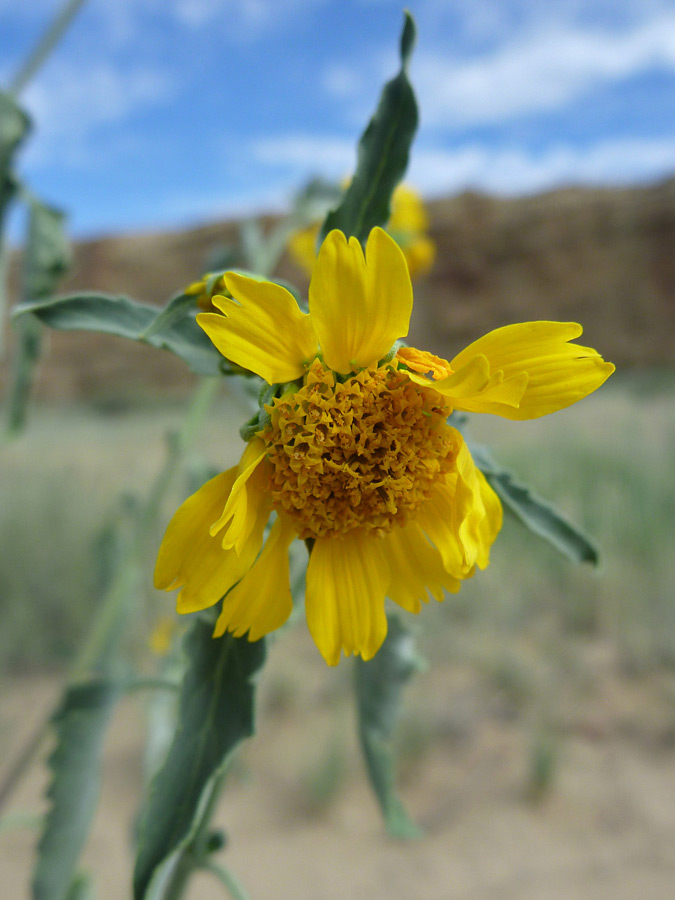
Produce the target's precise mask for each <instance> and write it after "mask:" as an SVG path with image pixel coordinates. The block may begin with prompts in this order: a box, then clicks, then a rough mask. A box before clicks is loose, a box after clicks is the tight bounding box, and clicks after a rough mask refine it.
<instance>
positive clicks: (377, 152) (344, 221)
mask: <svg viewBox="0 0 675 900" xmlns="http://www.w3.org/2000/svg"><path fill="white" fill-rule="evenodd" d="M414 43H415V23H414V20H413V18H412V16H411V15H410V13H409V12H406V13H405V21H404V25H403V33H402V35H401V69H400V71H399V73H398V75H397V76H396V77H395V78H393V79H392V80H391V81H389V82H387V84H386V85H385V86H384V89H383V91H382V95H381V97H380V102H379V105H378V107H377V110H376V111H375V115H374V116H373V118H372V119H371V120H370V122H369V123H368V127H367V128H366V130H365V131H364V132H363V135H362V136H361V140H360V141H359V148H358V157H357V163H356V172H355V173H354V177H353V178H352V181H351V184H350V185H349V187H348V188H347V190H346V192H345V194H344V197H343V199H342V203H340V205H339V206H338V207H337V209H335V210H334V211H333V212H331V213H329V214H328V216H326V220H325V222H324V223H323V227H322V229H321V240H323V238H324V237H325V236H326V235H327V234H328V232H329V231H331V230H332V229H333V228H339V229H340V231H343V232H344V233H345V234H346V235H347V236H349V235H354V236H355V237H357V238H358V239H359V241H361V243H362V244H363V243H364V242H365V241H366V239H367V237H368V234H369V233H370V230H371V229H372V228H374V227H375V226H376V225H381V226H384V225H386V224H387V221H388V220H389V215H390V206H391V195H392V193H393V191H394V188H395V187H396V185H397V184H398V182H399V181H400V180H401V178H402V177H403V175H404V173H405V170H406V169H407V167H408V157H409V154H410V146H411V144H412V141H413V137H414V136H415V131H416V130H417V122H418V114H417V101H416V100H415V94H414V92H413V89H412V87H411V85H410V82H409V81H408V62H409V60H410V55H411V54H412V50H413V46H414Z"/></svg>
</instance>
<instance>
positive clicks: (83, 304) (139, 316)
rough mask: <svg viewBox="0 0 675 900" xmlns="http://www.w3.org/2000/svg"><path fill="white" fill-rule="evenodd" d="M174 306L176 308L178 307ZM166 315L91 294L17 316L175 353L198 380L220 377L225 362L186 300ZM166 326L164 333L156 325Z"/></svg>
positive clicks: (24, 308)
mask: <svg viewBox="0 0 675 900" xmlns="http://www.w3.org/2000/svg"><path fill="white" fill-rule="evenodd" d="M172 304H173V305H172ZM172 304H170V305H169V307H167V308H166V310H159V311H158V309H157V307H156V306H149V305H147V304H143V303H136V301H135V300H131V299H130V298H128V297H119V296H118V297H115V296H111V295H109V294H100V293H94V292H92V293H86V294H70V295H68V296H64V297H55V298H54V299H52V300H47V301H44V302H39V303H26V304H22V305H21V308H20V309H18V310H16V312H15V316H20V315H22V314H24V313H31V314H32V315H34V316H36V317H37V318H38V319H39V320H40V321H41V322H43V323H44V324H45V325H48V326H49V327H50V328H55V329H58V330H59V331H100V332H103V333H105V334H114V335H117V336H118V337H124V338H129V339H130V340H133V341H141V342H142V343H145V344H149V345H150V346H152V347H157V348H160V349H163V350H169V351H170V352H171V353H175V354H176V356H179V357H180V358H181V359H182V360H184V361H185V362H186V363H187V364H188V366H189V367H190V368H191V369H192V371H193V372H196V373H197V374H198V375H217V374H218V373H219V372H220V371H221V361H222V357H221V355H220V354H219V353H218V351H217V350H216V348H215V347H214V346H213V344H212V343H211V341H210V340H209V339H208V338H207V336H206V334H205V333H204V332H203V331H202V329H201V328H200V327H199V326H198V325H197V323H196V321H195V317H194V314H193V313H192V312H188V309H187V307H190V304H189V303H188V302H187V301H185V300H184V297H183V296H182V295H181V296H179V297H177V298H174V300H173V301H172ZM158 319H159V320H160V323H159V327H157V328H155V327H154V326H155V322H156V321H157V320H158Z"/></svg>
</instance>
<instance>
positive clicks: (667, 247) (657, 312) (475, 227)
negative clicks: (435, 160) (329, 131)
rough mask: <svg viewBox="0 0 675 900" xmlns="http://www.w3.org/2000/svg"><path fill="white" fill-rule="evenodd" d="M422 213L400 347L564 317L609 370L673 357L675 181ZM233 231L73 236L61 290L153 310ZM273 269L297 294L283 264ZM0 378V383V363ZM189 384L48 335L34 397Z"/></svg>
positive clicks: (140, 352) (296, 277)
mask: <svg viewBox="0 0 675 900" xmlns="http://www.w3.org/2000/svg"><path fill="white" fill-rule="evenodd" d="M429 210H430V216H431V231H432V235H433V238H434V240H435V241H436V243H437V246H438V255H437V260H436V264H435V267H434V269H433V271H432V272H431V273H430V274H429V275H428V276H427V277H426V279H424V280H423V281H422V282H421V283H419V284H418V285H417V286H416V307H415V313H414V316H413V330H412V332H411V339H412V340H413V341H414V342H415V343H417V344H418V345H420V346H423V347H427V348H429V349H432V350H435V351H436V352H438V353H440V354H442V355H447V354H450V355H451V354H452V353H453V352H455V351H456V350H457V349H460V348H461V347H462V346H463V345H464V344H466V343H467V342H468V341H469V340H472V339H473V338H475V337H477V336H479V335H480V334H481V333H483V332H484V331H486V330H489V329H491V328H494V327H497V326H499V325H502V324H508V323H510V322H518V321H524V320H527V319H542V318H543V319H560V320H575V321H579V322H581V323H583V325H584V328H585V337H584V340H585V342H587V343H588V344H590V345H591V346H596V347H597V348H598V349H600V350H601V351H602V353H603V354H604V355H605V356H606V357H608V358H610V359H612V360H614V361H615V362H617V363H618V364H619V365H621V366H652V365H666V364H673V363H675V341H674V340H673V333H674V330H675V329H674V326H675V179H670V180H668V181H666V182H663V183H660V184H657V185H653V186H650V187H640V188H626V189H621V190H618V189H607V190H598V189H580V188H579V189H576V188H570V189H566V190H560V191H555V192H550V193H546V194H541V195H538V196H534V197H524V198H517V199H507V200H504V199H496V198H494V197H489V196H484V195H478V194H473V193H465V194H461V195H459V196H456V197H452V198H448V199H444V200H438V201H435V202H432V203H431V204H430V205H429ZM236 233H237V224H236V223H233V222H229V223H217V224H211V225H206V226H203V227H199V228H194V229H191V230H189V231H184V232H167V233H157V234H138V235H128V236H120V237H110V238H103V239H99V240H93V241H86V242H82V243H80V244H77V245H76V247H75V262H74V266H73V270H72V272H71V274H70V275H69V277H68V278H67V279H66V280H65V281H64V282H63V285H62V290H63V291H64V292H69V291H76V290H82V289H94V290H103V291H109V292H112V293H124V294H127V295H128V296H131V297H134V298H136V299H138V300H141V301H145V302H152V303H163V302H164V301H165V300H166V299H167V298H168V297H169V296H171V295H172V294H173V293H175V292H176V291H177V290H178V289H180V287H182V286H183V285H185V284H187V283H188V282H190V281H192V280H194V279H195V278H196V277H198V276H199V274H200V273H201V272H202V270H203V268H204V264H205V260H206V259H207V256H208V254H209V253H210V252H211V251H212V250H213V249H214V247H217V246H218V245H219V244H223V243H228V242H231V241H232V240H233V239H234V238H235V236H236ZM280 275H282V276H283V277H285V278H288V279H290V280H292V281H295V282H296V283H298V285H299V286H301V287H302V288H303V289H304V288H305V287H306V283H305V279H304V277H303V275H302V274H301V273H300V272H299V271H298V270H297V269H296V268H295V267H294V266H293V264H292V263H291V262H289V261H288V260H283V261H282V265H281V267H280ZM0 375H2V381H3V382H5V383H6V377H7V373H6V369H5V370H3V372H2V373H0ZM190 381H191V376H189V374H186V372H185V368H184V366H183V364H182V363H180V362H179V361H178V360H175V359H174V358H172V357H171V356H170V355H169V354H168V353H161V352H157V351H153V350H151V349H149V348H146V347H142V346H136V345H133V344H131V343H130V342H127V341H123V340H121V339H116V338H111V337H106V336H102V335H92V334H83V333H70V334H63V333H54V334H52V335H51V339H50V348H49V352H48V355H47V358H46V359H45V361H44V363H43V365H42V367H41V371H40V373H39V376H38V383H37V395H38V396H39V397H41V398H42V399H57V398H62V399H66V398H70V397H74V396H82V395H98V396H113V395H114V394H115V393H116V392H117V391H118V390H121V391H122V392H123V393H129V392H132V391H137V390H145V389H146V388H149V389H155V388H161V389H163V390H166V391H171V392H176V391H181V390H183V389H184V388H185V387H186V386H187V385H188V384H189V383H190Z"/></svg>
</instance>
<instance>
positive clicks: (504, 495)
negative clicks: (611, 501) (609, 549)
mask: <svg viewBox="0 0 675 900" xmlns="http://www.w3.org/2000/svg"><path fill="white" fill-rule="evenodd" d="M471 453H472V456H473V458H474V461H475V463H476V465H477V466H478V468H479V469H481V471H482V472H483V474H484V475H485V477H486V478H487V480H488V482H489V483H490V485H491V486H492V488H493V490H494V491H495V493H496V494H497V495H498V496H499V498H500V499H501V501H502V503H503V504H504V506H505V508H506V510H507V511H508V512H510V513H512V514H513V515H515V516H516V518H517V519H518V520H519V521H520V522H521V523H522V524H523V525H525V527H526V528H529V529H530V531H533V532H534V533H535V534H538V535H539V537H542V538H544V540H546V541H548V543H549V544H551V545H552V546H553V547H555V549H556V550H558V552H560V553H562V554H563V556H566V557H567V558H568V559H571V560H572V561H573V562H576V563H584V562H587V563H591V565H593V566H597V565H598V564H599V562H600V553H599V551H598V549H597V547H595V545H594V544H593V543H592V542H591V540H590V539H589V538H588V537H586V535H585V534H584V533H583V532H582V531H581V530H580V529H579V528H578V527H577V526H576V525H573V524H572V523H571V522H570V521H569V520H568V519H567V518H565V516H564V515H563V514H562V513H561V512H559V511H558V510H557V509H555V507H554V506H552V505H551V504H550V503H548V502H547V501H546V500H543V499H542V498H541V497H538V496H537V494H535V493H534V491H532V490H530V488H528V487H526V486H525V485H523V484H520V483H519V482H518V481H516V479H515V478H514V477H513V475H511V473H510V472H508V471H507V470H506V469H504V468H502V466H500V465H499V464H498V463H496V462H495V461H494V459H492V457H491V455H490V454H489V453H488V451H487V450H486V449H485V447H478V446H475V445H473V446H472V447H471Z"/></svg>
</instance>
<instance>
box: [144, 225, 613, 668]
mask: <svg viewBox="0 0 675 900" xmlns="http://www.w3.org/2000/svg"><path fill="white" fill-rule="evenodd" d="M224 281H225V287H226V290H227V292H228V295H229V296H215V297H214V298H213V303H214V305H215V307H216V308H217V309H218V310H219V312H214V313H208V312H207V313H203V314H200V315H199V316H198V317H197V321H198V322H199V324H200V325H201V327H202V328H203V329H204V330H205V331H206V333H207V334H208V335H209V337H210V338H211V340H212V341H213V343H214V344H215V346H216V347H217V348H218V350H220V352H221V353H222V354H223V355H224V356H225V357H227V358H228V359H230V360H232V361H233V362H234V363H236V364H238V365H240V366H242V367H243V368H245V369H249V370H251V371H253V372H255V373H257V374H258V375H259V376H260V377H261V378H263V379H264V380H265V381H267V382H269V384H270V385H278V388H277V389H276V390H274V391H271V392H270V395H273V396H271V399H270V401H269V402H268V403H267V404H266V405H265V408H264V415H262V416H261V419H260V427H259V429H258V430H257V431H256V433H255V434H254V436H253V437H252V439H251V440H250V441H249V443H248V444H247V446H246V449H245V450H244V453H243V455H242V458H241V461H240V463H239V465H238V466H236V467H234V468H232V469H230V470H228V471H226V472H223V473H222V474H221V475H218V476H216V478H214V479H212V480H211V481H209V482H207V484H205V485H204V486H203V487H202V488H201V489H200V490H199V491H197V493H196V494H194V495H193V496H192V497H190V498H188V500H186V501H185V503H184V504H183V505H182V506H181V507H180V509H179V510H178V511H177V512H176V514H175V515H174V517H173V519H172V521H171V523H170V524H169V527H168V529H167V532H166V535H165V537H164V540H163V542H162V546H161V548H160V552H159V557H158V560H157V567H156V571H155V584H156V586H157V587H158V588H164V589H166V590H171V589H174V588H181V592H180V594H179V595H178V611H179V612H183V613H188V612H194V611H197V610H200V609H205V608H206V607H209V606H213V605H214V604H216V603H218V602H219V601H220V600H221V598H222V600H223V603H222V609H221V612H220V616H219V618H218V621H217V623H216V628H215V632H214V634H215V635H216V636H218V635H222V634H223V633H224V632H225V631H230V632H233V633H234V634H235V635H237V636H241V635H244V634H248V636H249V638H250V639H251V640H257V639H258V638H260V637H262V636H263V635H264V634H267V633H268V632H270V631H273V630H274V629H276V628H278V627H279V626H280V625H282V624H283V623H284V622H285V621H286V619H287V618H288V616H289V615H290V612H291V608H292V598H291V593H290V586H289V562H288V550H289V546H290V544H291V542H292V541H293V540H294V539H295V538H300V539H304V540H305V541H307V544H308V546H309V547H310V548H311V553H310V557H309V562H308V565H307V587H306V601H305V606H306V614H307V623H308V626H309V630H310V632H311V634H312V636H313V638H314V640H315V642H316V644H317V646H318V648H319V650H320V651H321V653H322V655H323V657H324V658H325V660H326V661H327V662H328V663H329V664H331V665H334V664H336V663H338V662H339V659H340V654H341V652H342V651H344V653H345V654H347V655H349V654H350V653H355V654H360V655H361V656H362V657H363V658H364V659H370V658H371V657H372V656H373V655H374V654H375V653H376V652H377V650H378V648H379V647H380V645H381V644H382V641H383V640H384V637H385V635H386V631H387V620H386V616H385V598H386V597H389V598H390V599H391V600H392V601H393V602H394V603H397V604H398V605H399V606H401V607H403V608H404V609H406V610H408V611H410V612H415V613H416V612H419V610H420V608H421V604H422V602H428V600H429V597H430V596H431V597H434V598H435V599H437V600H439V601H440V600H442V599H443V592H444V591H446V590H447V591H457V590H459V587H460V584H461V582H462V580H464V579H465V578H469V577H471V575H473V573H474V571H475V568H476V567H478V568H484V567H485V566H486V565H487V564H488V561H489V552H490V547H491V545H492V543H493V541H494V539H495V537H496V535H497V533H498V531H499V529H500V527H501V520H502V510H501V505H500V502H499V500H498V498H497V496H496V495H495V493H494V492H493V490H492V489H491V487H490V486H489V485H488V483H487V481H486V480H485V478H484V476H483V475H482V473H481V472H480V471H479V470H478V469H477V468H476V466H475V465H474V463H473V460H472V458H471V454H470V452H469V450H468V448H467V446H466V444H465V442H464V440H463V438H462V435H461V434H460V433H459V432H458V431H457V430H456V429H455V428H453V427H452V426H451V425H449V424H448V421H447V420H448V416H449V415H450V414H451V413H452V412H453V411H454V410H467V411H471V412H488V413H494V414H497V415H501V416H504V417H506V418H511V419H530V418H536V417H537V416H541V415H544V414H546V413H549V412H553V411H554V410H556V409H561V408H563V407H565V406H568V405H569V404H571V403H574V402H575V401H576V400H579V399H581V398H582V397H585V396H586V395H587V394H589V393H590V392H591V391H593V390H595V389H596V388H597V387H599V386H600V385H601V384H602V383H603V382H604V381H605V380H606V379H607V378H608V377H609V375H610V374H611V372H612V371H613V369H614V367H613V366H612V365H611V363H606V362H604V361H603V360H602V358H601V357H600V356H599V355H598V354H597V353H596V351H595V350H591V349H589V348H587V347H581V346H579V345H577V344H571V343H569V341H571V340H572V339H574V338H575V337H578V336H579V335H580V334H581V327H580V326H579V325H575V324H569V323H568V324H566V323H559V322H529V323H525V324H522V325H509V326H506V327H505V328H499V329H497V330H496V331H493V332H490V333H489V334H488V335H486V336H485V337H483V338H480V339H479V340H478V341H475V342H474V343H473V344H471V345H470V346H469V347H467V348H466V349H465V350H463V351H462V352H461V353H459V354H458V355H457V356H455V357H454V359H452V360H450V361H446V360H443V359H440V358H439V357H437V356H434V355H433V354H430V353H426V352H425V351H420V350H416V349H414V348H410V347H398V344H397V340H398V339H399V338H401V337H404V336H405V335H406V334H407V332H408V323H409V319H410V314H411V311H412V289H411V285H410V277H409V274H408V269H407V264H406V260H405V257H404V255H403V253H402V251H401V250H400V248H399V247H398V245H397V244H396V242H395V241H394V240H393V239H392V238H391V237H390V236H389V235H388V234H387V233H386V232H384V231H383V230H382V229H379V228H375V229H374V230H373V231H372V232H371V234H370V236H369V238H368V242H367V246H366V252H365V255H364V253H363V250H362V248H361V246H360V244H359V242H358V241H357V240H356V239H355V238H350V239H349V240H347V239H346V238H345V236H344V235H343V234H342V233H341V232H339V231H332V232H331V233H330V234H329V235H328V236H327V237H326V239H325V241H324V243H323V245H322V247H321V249H320V252H319V256H318V259H317V261H316V265H315V267H314V271H313V274H312V280H311V283H310V288H309V313H304V312H302V311H301V309H300V308H299V307H298V305H297V303H296V301H295V299H294V298H293V296H292V295H291V294H290V293H289V292H288V291H286V290H285V289H284V288H282V287H280V286H279V285H276V284H272V283H270V282H262V281H256V280H254V279H251V278H247V277H244V276H242V275H238V274H235V273H231V272H230V273H226V275H225V276H224ZM397 348H398V349H397ZM272 513H275V516H274V517H273V523H272V525H271V528H270V529H269V532H268V534H267V537H266V538H265V529H266V526H267V524H268V521H269V520H270V518H271V515H272Z"/></svg>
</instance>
